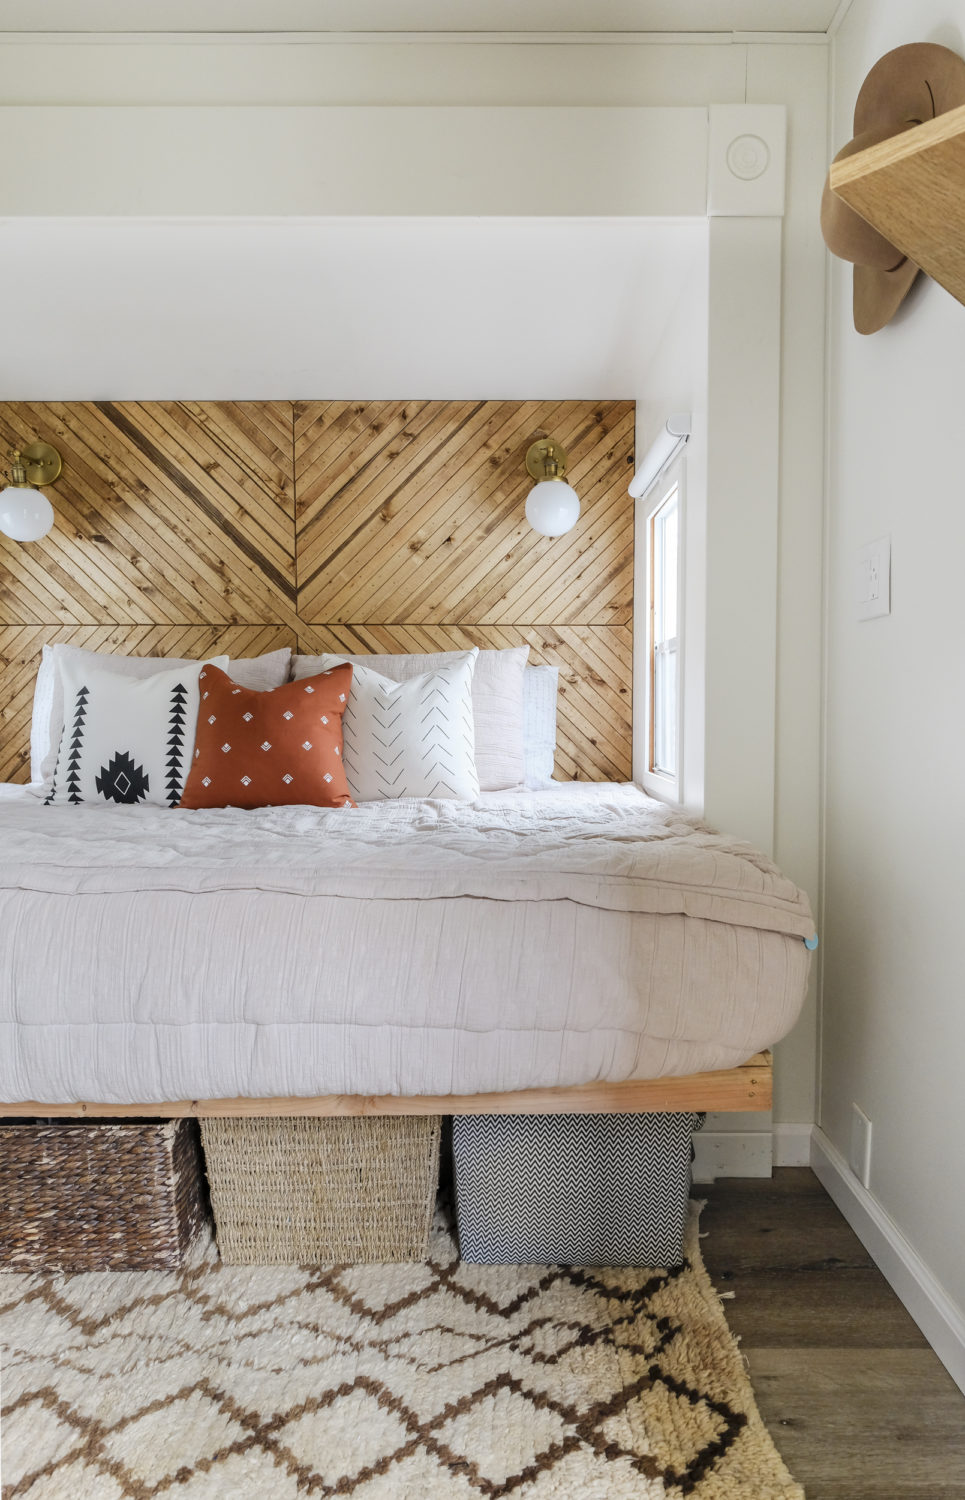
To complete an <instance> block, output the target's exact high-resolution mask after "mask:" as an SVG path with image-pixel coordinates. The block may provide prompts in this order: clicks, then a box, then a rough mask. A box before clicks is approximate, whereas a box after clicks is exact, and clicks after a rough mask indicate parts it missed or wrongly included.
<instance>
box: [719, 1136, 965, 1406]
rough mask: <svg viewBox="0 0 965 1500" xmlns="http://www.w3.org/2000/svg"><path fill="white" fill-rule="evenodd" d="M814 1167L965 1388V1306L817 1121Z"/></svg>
mask: <svg viewBox="0 0 965 1500" xmlns="http://www.w3.org/2000/svg"><path fill="white" fill-rule="evenodd" d="M698 1139H699V1137H698ZM811 1166H812V1167H813V1169H814V1171H815V1173H816V1175H817V1176H818V1178H819V1179H820V1181H821V1183H822V1184H823V1186H824V1187H825V1189H826V1190H827V1192H828V1193H829V1195H830V1196H831V1197H832V1198H833V1199H834V1202H835V1203H836V1204H837V1205H838V1208H840V1210H841V1212H842V1213H843V1214H844V1217H845V1218H846V1219H847V1221H848V1223H849V1224H850V1225H851V1228H852V1229H853V1230H854V1232H855V1234H856V1235H857V1236H858V1238H859V1240H860V1241H861V1243H862V1244H863V1245H864V1247H865V1249H866V1250H867V1251H868V1252H869V1254H870V1255H871V1257H872V1259H873V1260H874V1262H875V1264H876V1265H877V1267H878V1269H879V1270H880V1271H881V1273H882V1275H883V1276H885V1278H886V1279H887V1280H888V1281H889V1282H890V1283H891V1286H892V1287H893V1288H894V1290H895V1292H896V1293H897V1294H898V1296H899V1297H900V1298H901V1300H902V1302H903V1303H904V1304H905V1307H906V1308H907V1309H908V1311H909V1313H910V1314H911V1316H912V1317H913V1318H914V1320H915V1322H916V1323H917V1324H918V1327H919V1328H920V1329H921V1331H922V1333H923V1334H924V1335H925V1337H926V1339H927V1340H928V1342H929V1343H930V1344H931V1346H932V1348H933V1349H934V1351H935V1353H936V1354H937V1355H938V1357H939V1359H940V1360H941V1362H942V1364H943V1365H944V1366H945V1368H946V1369H947V1371H948V1373H949V1375H951V1377H952V1379H953V1380H954V1381H955V1383H956V1385H958V1386H959V1387H960V1388H961V1389H962V1390H963V1391H965V1314H963V1313H962V1310H961V1308H959V1307H957V1306H956V1304H955V1303H954V1302H953V1301H952V1299H951V1298H950V1297H949V1296H948V1294H947V1292H946V1291H945V1289H944V1288H943V1287H942V1286H941V1284H940V1283H939V1282H938V1281H937V1280H936V1279H935V1277H934V1276H933V1275H932V1273H931V1271H930V1270H929V1269H928V1267H927V1266H926V1265H925V1262H924V1261H923V1260H922V1259H921V1256H920V1255H919V1254H918V1253H917V1251H916V1250H915V1249H914V1247H913V1246H912V1245H911V1244H910V1243H909V1241H908V1240H906V1239H905V1236H904V1235H903V1234H902V1232H901V1230H900V1229H899V1228H898V1225H897V1224H896V1223H895V1221H894V1219H892V1218H891V1217H890V1215H889V1214H887V1213H886V1212H885V1210H884V1209H883V1208H882V1206H881V1204H880V1203H879V1202H878V1200H877V1198H876V1197H875V1196H874V1194H873V1193H871V1192H869V1191H868V1189H867V1188H866V1187H863V1186H862V1184H861V1183H860V1182H859V1181H858V1179H857V1177H856V1176H855V1175H854V1173H853V1172H852V1170H851V1168H850V1167H849V1166H848V1164H847V1162H846V1161H845V1159H844V1157H843V1156H842V1155H841V1153H840V1151H838V1150H837V1148H836V1147H835V1146H833V1145H832V1143H831V1142H830V1141H829V1140H828V1137H827V1136H826V1135H825V1134H824V1132H823V1130H821V1129H819V1128H818V1127H817V1126H815V1127H814V1131H813V1133H812V1136H811Z"/></svg>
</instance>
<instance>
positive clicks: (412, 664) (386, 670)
mask: <svg viewBox="0 0 965 1500" xmlns="http://www.w3.org/2000/svg"><path fill="white" fill-rule="evenodd" d="M465 656H466V653H465V652H464V651H434V652H431V653H429V652H426V653H418V652H415V653H409V654H401V655H398V656H390V655H385V656H345V655H334V654H332V653H326V654H324V655H322V656H296V657H295V658H294V667H293V673H292V675H293V676H294V677H295V678H299V677H313V676H314V675H315V673H316V672H325V671H327V670H328V668H329V667H330V666H331V665H332V664H333V663H334V662H336V661H350V662H351V663H352V665H353V667H354V666H359V667H365V668H366V669H367V670H368V671H370V672H379V673H380V674H381V675H382V676H383V677H388V678H390V679H391V680H392V681H393V682H408V681H410V679H411V678H413V677H421V676H422V675H423V674H424V673H425V672H434V671H436V670H437V669H438V668H440V667H450V666H453V665H454V664H455V663H458V662H460V661H463V660H464V659H465ZM528 656H529V647H528V646H512V647H510V648H508V649H507V650H504V651H478V652H477V654H476V667H475V671H474V673H473V679H472V713H473V723H474V726H475V736H476V771H477V773H478V775H479V785H480V788H481V789H482V791H484V792H501V791H512V790H517V789H519V788H521V787H522V785H523V778H524V755H523V673H524V671H525V668H526V659H527V657H528Z"/></svg>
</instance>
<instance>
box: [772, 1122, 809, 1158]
mask: <svg viewBox="0 0 965 1500" xmlns="http://www.w3.org/2000/svg"><path fill="white" fill-rule="evenodd" d="M813 1133H814V1126H813V1125H775V1126H774V1165H775V1167H809V1166H810V1165H811V1136H812V1134H813Z"/></svg>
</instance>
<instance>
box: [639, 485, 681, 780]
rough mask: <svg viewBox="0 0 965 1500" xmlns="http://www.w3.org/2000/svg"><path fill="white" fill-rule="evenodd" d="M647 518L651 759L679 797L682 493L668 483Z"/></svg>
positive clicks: (654, 772) (654, 773)
mask: <svg viewBox="0 0 965 1500" xmlns="http://www.w3.org/2000/svg"><path fill="white" fill-rule="evenodd" d="M656 495H657V499H656V503H655V504H654V506H653V509H652V510H651V512H650V515H649V517H648V519H647V564H648V577H647V583H648V601H647V602H648V631H647V651H648V678H649V681H648V691H647V699H648V721H649V722H648V725H647V760H646V766H647V771H648V772H649V774H650V776H651V777H653V778H656V785H655V787H654V789H655V790H662V791H663V793H664V794H665V795H670V796H676V795H677V792H678V787H679V780H680V764H679V748H678V747H679V735H680V702H681V694H680V676H681V673H680V625H679V619H680V509H681V507H680V490H679V486H678V484H677V482H676V480H671V481H670V482H669V486H668V484H667V482H665V483H664V486H663V488H662V489H660V490H658V491H657V492H656Z"/></svg>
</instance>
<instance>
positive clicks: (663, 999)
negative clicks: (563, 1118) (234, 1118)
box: [0, 784, 813, 1103]
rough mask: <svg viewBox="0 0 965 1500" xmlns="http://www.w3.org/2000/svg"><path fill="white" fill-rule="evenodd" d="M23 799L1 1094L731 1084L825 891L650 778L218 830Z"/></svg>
mask: <svg viewBox="0 0 965 1500" xmlns="http://www.w3.org/2000/svg"><path fill="white" fill-rule="evenodd" d="M4 790H5V793H6V795H5V796H3V798H2V799H0V851H2V862H0V962H2V967H0V975H2V978H0V1101H7V1102H15V1101H21V1100H24V1099H36V1100H40V1101H43V1102H49V1103H55V1102H66V1101H71V1100H76V1099H91V1100H95V1099H96V1100H99V1101H104V1102H118V1103H135V1102H149V1101H159V1100H166V1099H181V1098H222V1097H231V1096H235V1095H246V1096H249V1097H267V1096H297V1095H313V1094H327V1093H375V1094H418V1093H442V1094H445V1093H476V1092H482V1091H489V1090H502V1089H520V1088H527V1087H537V1086H551V1085H556V1084H562V1085H566V1084H578V1083H584V1082H589V1081H592V1080H596V1079H610V1080H620V1079H627V1078H634V1077H638V1078H642V1077H657V1076H660V1075H661V1074H666V1073H689V1072H694V1071H701V1070H704V1069H713V1068H721V1067H730V1066H733V1065H735V1064H737V1063H739V1062H741V1061H743V1060H744V1059H745V1058H746V1057H748V1056H749V1055H750V1054H751V1053H753V1052H755V1051H757V1050H759V1049H760V1048H761V1047H764V1046H769V1045H771V1044H772V1043H773V1042H775V1041H777V1040H778V1039H779V1038H780V1037H781V1036H783V1035H784V1033H785V1032H786V1031H787V1030H788V1029H789V1028H790V1026H791V1025H792V1024H793V1022H794V1020H795V1018H796V1016H797V1013H798V1011H799V1009H800V1005H801V1002H802V1000H803V996H804V990H805V985H806V978H807V969H808V959H809V955H808V953H807V950H806V949H805V947H804V943H803V941H802V939H803V938H805V937H808V936H810V935H811V933H812V931H813V923H812V919H811V915H810V911H809V910H808V906H807V901H806V898H805V897H804V896H802V894H801V893H800V892H799V891H797V889H796V888H795V887H794V886H793V884H792V883H791V882H790V881H788V880H786V879H785V878H784V877H783V876H781V875H780V873H779V872H778V871H777V870H776V869H775V868H774V866H773V865H772V864H771V863H770V862H769V861H768V860H766V859H765V858H764V857H763V856H762V855H760V854H757V853H755V852H754V851H753V850H751V849H750V848H749V847H748V846H746V845H742V844H739V843H737V842H735V841H734V840H732V839H727V838H724V837H722V836H720V835H716V834H712V833H709V832H708V831H706V830H704V829H703V828H702V827H701V826H700V825H699V824H696V823H695V822H694V821H693V820H690V819H686V818H684V817H682V816H681V815H680V814H679V813H677V812H675V811H673V810H671V809H668V808H666V807H664V806H663V805H662V804H660V803H656V802H653V801H652V800H651V799H649V798H647V797H646V796H645V795H644V794H643V793H642V792H641V791H639V790H638V789H637V788H635V787H633V786H624V785H612V784H599V785H586V784H581V785H579V786H575V785H569V786H560V787H557V788H554V789H553V790H550V791H541V792H527V793H519V792H509V793H490V794H485V795H483V796H481V797H480V798H479V799H478V801H476V802H475V803H472V804H459V803H453V802H449V801H446V802H441V801H440V802H432V801H423V802H411V801H407V802H397V803H385V802H382V803H378V804H369V805H367V806H362V807H359V808H356V809H332V810H327V809H314V808H305V807H293V808H272V809H264V810H259V811H255V812H240V811H237V810H234V809H217V810H211V811H202V812H185V811H173V812H172V811H169V810H167V809H162V808H150V807H124V806H122V807H110V808H100V807H78V808H75V807H69V808H57V807H44V806H43V805H41V804H39V803H38V802H37V800H36V798H33V797H30V796H29V795H24V794H22V793H19V792H14V790H13V789H12V788H11V789H4Z"/></svg>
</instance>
